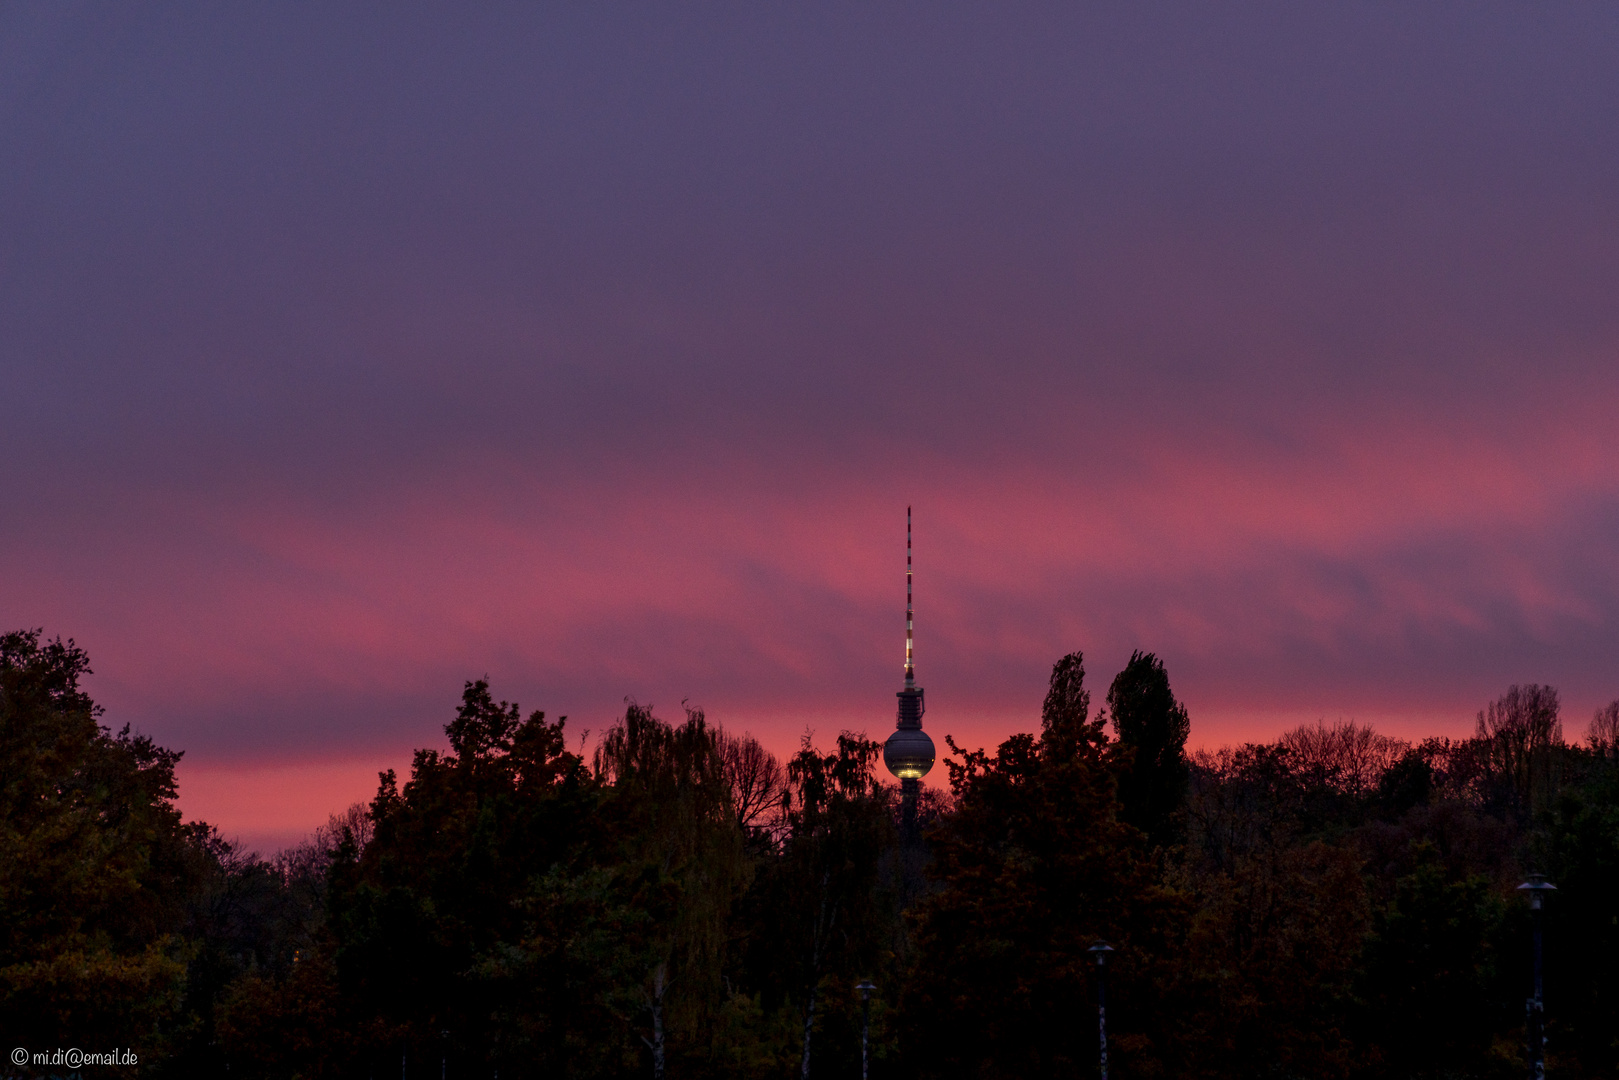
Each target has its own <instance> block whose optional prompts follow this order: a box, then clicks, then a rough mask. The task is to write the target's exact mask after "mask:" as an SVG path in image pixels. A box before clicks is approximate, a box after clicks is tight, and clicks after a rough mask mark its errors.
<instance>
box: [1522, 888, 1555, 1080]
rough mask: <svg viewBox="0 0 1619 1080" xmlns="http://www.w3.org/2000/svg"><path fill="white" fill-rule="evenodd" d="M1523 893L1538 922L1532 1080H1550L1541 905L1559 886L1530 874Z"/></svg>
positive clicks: (1530, 1009) (1531, 1025)
mask: <svg viewBox="0 0 1619 1080" xmlns="http://www.w3.org/2000/svg"><path fill="white" fill-rule="evenodd" d="M1518 891H1519V892H1527V893H1528V894H1529V913H1530V918H1531V919H1532V920H1533V922H1534V935H1535V945H1534V948H1535V996H1534V997H1532V998H1530V999H1529V1001H1528V1002H1527V1003H1526V1006H1525V1007H1526V1008H1527V1010H1528V1013H1529V1022H1528V1024H1527V1025H1526V1026H1527V1027H1528V1029H1529V1031H1528V1035H1529V1075H1530V1077H1531V1078H1532V1080H1546V1015H1545V1014H1546V1005H1545V1002H1544V1001H1543V1000H1542V998H1541V978H1540V972H1541V965H1540V955H1541V942H1540V925H1541V918H1542V916H1541V914H1540V909H1541V903H1542V900H1543V898H1544V897H1545V894H1546V893H1549V892H1556V891H1557V886H1556V885H1553V884H1552V883H1551V882H1549V881H1547V880H1546V875H1544V874H1530V875H1529V880H1528V881H1526V882H1524V883H1523V884H1522V885H1519V886H1518Z"/></svg>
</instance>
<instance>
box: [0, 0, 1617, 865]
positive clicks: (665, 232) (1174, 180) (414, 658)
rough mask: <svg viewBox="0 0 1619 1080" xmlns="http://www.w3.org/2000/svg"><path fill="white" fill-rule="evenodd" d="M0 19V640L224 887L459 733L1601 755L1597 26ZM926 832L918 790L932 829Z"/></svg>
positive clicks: (1074, 15) (1606, 482)
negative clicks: (1518, 696)
mask: <svg viewBox="0 0 1619 1080" xmlns="http://www.w3.org/2000/svg"><path fill="white" fill-rule="evenodd" d="M477 7H478V8H479V10H478V11H477V12H476V13H469V12H466V11H462V10H451V9H450V6H449V5H445V6H444V8H442V9H440V10H439V12H437V13H435V12H434V11H430V10H429V9H427V8H424V7H415V8H401V7H398V6H366V7H360V6H350V7H345V6H342V5H333V4H310V5H303V6H296V7H295V6H290V5H288V6H271V5H258V6H253V7H241V6H236V7H229V8H222V7H220V6H218V5H198V6H194V7H177V6H170V7H155V6H150V5H148V6H144V7H141V8H138V9H136V8H129V7H117V6H111V7H109V6H105V5H68V4H57V5H45V4H15V5H7V6H5V7H3V8H0V410H3V412H0V449H3V452H4V455H5V465H6V467H5V469H4V472H3V474H0V475H3V479H0V485H3V489H0V491H3V495H4V499H3V503H0V506H3V510H0V620H3V622H4V624H5V626H7V627H20V626H43V627H45V628H46V630H47V632H49V633H61V634H63V635H66V636H72V637H75V638H77V639H78V640H79V642H80V643H81V644H82V645H84V646H85V647H86V648H88V649H89V650H90V653H91V656H92V659H93V661H94V664H95V667H96V675H95V676H94V679H93V682H92V690H93V692H94V693H95V694H96V695H97V696H98V698H99V699H100V700H102V701H104V702H105V703H106V705H107V707H108V719H109V721H110V722H112V723H114V724H118V725H121V724H122V723H123V722H126V721H128V722H132V723H134V724H135V725H136V727H138V728H140V729H142V730H145V731H148V732H150V733H151V734H153V735H155V736H157V737H158V738H159V740H160V741H163V742H165V743H167V744H169V745H172V746H175V747H178V748H182V749H185V750H186V751H187V757H186V763H185V766H184V767H183V771H182V781H183V783H184V785H185V787H184V791H183V802H184V803H185V805H186V807H187V809H188V810H189V811H190V812H193V813H197V814H201V815H204V816H207V817H208V818H209V819H210V820H215V821H218V822H220V823H221V824H222V825H223V826H225V827H226V829H227V831H228V832H232V833H233V834H240V835H243V836H244V837H247V838H250V839H255V840H256V841H258V842H262V843H264V844H272V843H274V842H281V841H282V840H284V839H285V838H287V837H294V838H295V837H296V835H298V834H299V833H300V832H301V831H304V830H307V829H308V828H309V827H311V826H312V825H313V824H314V823H315V822H317V821H318V820H320V819H322V818H323V817H324V815H325V813H326V812H327V811H328V810H331V809H336V808H338V807H339V806H340V805H342V804H344V803H346V802H348V801H349V800H350V799H352V798H357V797H363V796H364V795H365V794H367V793H368V791H369V789H370V788H371V786H372V784H373V777H374V772H375V769H376V768H378V767H381V766H383V765H388V764H399V763H401V762H402V761H403V760H405V759H406V757H407V756H408V753H409V751H410V749H411V748H412V747H413V746H418V745H429V744H431V745H437V744H438V743H439V741H440V739H441V736H440V728H441V726H442V724H443V723H444V721H445V720H447V719H448V718H449V716H450V715H451V713H452V710H453V707H454V705H455V703H456V701H457V700H458V697H459V691H460V686H461V682H462V680H463V679H465V678H469V677H477V676H481V675H484V674H488V675H489V676H491V677H492V679H493V680H494V684H495V690H496V693H497V694H498V695H500V696H504V697H515V698H516V699H518V700H520V701H521V702H522V703H523V704H524V705H525V707H538V708H544V709H547V710H548V711H550V712H551V713H552V714H553V715H554V714H556V713H566V714H568V715H570V716H571V717H573V720H572V721H571V727H572V728H573V729H575V730H581V729H584V728H589V729H591V730H592V731H598V732H599V731H600V729H601V728H602V727H604V726H605V725H606V724H607V723H608V722H609V721H610V719H611V717H612V715H613V713H614V712H615V710H618V709H620V708H621V703H622V700H623V698H624V697H625V696H626V695H629V696H633V697H635V698H637V699H639V700H641V701H650V702H652V703H654V704H655V705H656V706H658V708H659V710H660V711H661V712H663V713H665V714H668V715H678V712H679V703H680V701H681V700H682V699H685V698H689V699H691V700H692V701H694V702H696V703H700V704H702V705H704V706H705V707H706V708H707V709H708V711H709V712H710V714H711V715H712V716H714V717H715V718H716V719H718V720H719V721H721V722H722V723H724V724H726V725H727V726H731V727H736V728H744V729H748V730H752V731H754V732H755V733H756V734H759V735H760V736H761V737H762V738H764V739H765V740H766V742H767V743H768V744H769V745H771V746H773V747H774V748H776V749H778V750H783V751H785V750H788V749H790V748H791V746H792V745H793V743H794V741H795V740H796V739H797V737H798V736H799V735H800V734H801V733H802V732H803V731H804V730H805V728H806V727H808V728H812V729H814V730H815V731H816V732H817V733H818V735H819V736H820V737H821V738H823V739H825V738H827V737H829V736H830V735H832V734H833V733H835V731H836V730H837V729H838V728H839V727H843V726H855V727H866V728H868V729H869V730H870V731H872V732H873V733H880V732H882V731H886V730H887V729H888V727H889V726H890V725H891V724H892V722H893V711H894V699H893V696H892V695H893V692H894V690H896V689H898V684H899V675H900V666H901V662H902V659H903V637H902V635H903V621H902V618H903V550H902V544H903V527H904V508H905V506H906V504H907V503H911V504H913V505H914V506H915V507H916V527H917V553H916V555H917V575H918V576H917V594H918V605H919V609H918V635H919V638H918V649H917V655H918V675H919V677H920V681H921V683H922V684H923V685H924V686H926V687H927V689H928V700H929V713H928V727H929V730H930V731H933V732H934V734H935V736H936V737H937V736H940V735H942V734H943V733H944V732H953V733H955V734H956V735H957V736H958V738H959V739H962V740H964V741H966V742H969V743H988V742H993V741H995V740H997V739H998V738H1000V737H1001V736H1003V735H1004V734H1005V733H1007V732H1010V731H1012V730H1015V729H1017V728H1020V727H1021V728H1027V727H1029V726H1030V725H1032V724H1033V723H1035V722H1036V720H1035V717H1036V714H1037V710H1038V705H1039V700H1040V697H1041V696H1042V693H1043V689H1044V681H1045V676H1046V673H1047V672H1048V671H1049V668H1050V665H1051V663H1052V661H1053V660H1055V659H1056V658H1057V657H1058V656H1059V655H1061V654H1062V653H1064V652H1066V651H1069V650H1072V649H1076V648H1078V649H1083V650H1084V651H1085V652H1086V655H1087V657H1088V658H1089V661H1090V662H1089V667H1090V670H1091V673H1092V678H1093V682H1094V684H1095V686H1096V689H1097V690H1098V691H1099V692H1100V691H1103V690H1105V687H1106V683H1107V680H1108V679H1109V678H1111V676H1112V674H1113V672H1115V671H1116V670H1117V669H1118V668H1119V667H1120V666H1121V665H1122V664H1123V662H1124V660H1125V659H1126V658H1127V657H1128V655H1129V653H1130V650H1131V649H1133V648H1144V649H1151V650H1154V651H1156V652H1158V653H1159V654H1160V655H1161V656H1163V657H1164V659H1165V660H1166V662H1167V664H1168V667H1169V671H1170V675H1171V678H1172V680H1173V682H1174V685H1175V688H1176V691H1177V693H1179V694H1180V696H1181V697H1183V698H1184V699H1185V700H1186V702H1187V704H1188V707H1189V709H1190V711H1191V714H1192V718H1193V739H1194V741H1195V742H1198V743H1201V744H1218V743H1220V742H1224V741H1229V740H1233V739H1238V738H1247V737H1269V736H1270V735H1273V734H1275V733H1276V732H1278V731H1280V730H1282V729H1284V728H1285V727H1288V726H1291V725H1293V724H1296V723H1299V722H1303V721H1309V720H1314V719H1317V718H1320V717H1325V718H1327V719H1336V718H1338V717H1344V718H1356V719H1360V720H1364V721H1371V722H1373V723H1376V724H1377V725H1378V726H1380V727H1381V728H1384V729H1386V730H1389V731H1391V732H1394V733H1396V734H1402V735H1408V736H1410V735H1418V734H1426V733H1446V734H1457V733H1461V732H1464V731H1466V730H1467V729H1468V727H1469V725H1470V723H1471V716H1472V714H1473V713H1474V712H1475V711H1476V710H1477V709H1478V708H1480V707H1481V706H1482V705H1483V704H1484V702H1485V701H1487V700H1488V699H1490V698H1492V697H1494V696H1495V695H1496V694H1498V693H1500V692H1501V691H1502V690H1503V689H1505V687H1506V686H1507V685H1508V684H1510V683H1513V682H1529V681H1534V682H1549V683H1553V684H1555V685H1556V686H1558V687H1559V688H1560V689H1561V690H1562V692H1563V695H1564V701H1565V705H1566V717H1567V724H1568V727H1569V730H1570V734H1580V733H1582V732H1583V730H1584V726H1585V722H1586V718H1587V717H1588V716H1589V714H1590V711H1591V710H1592V709H1593V708H1595V707H1596V706H1597V705H1599V704H1601V703H1603V702H1605V701H1607V700H1609V699H1611V698H1613V697H1616V696H1619V670H1616V665H1615V658H1616V656H1619V560H1616V556H1619V447H1616V445H1615V440H1614V435H1613V432H1614V426H1615V425H1614V420H1613V417H1614V416H1615V413H1616V407H1619V365H1616V361H1619V354H1616V346H1619V302H1616V297H1619V124H1616V123H1615V117H1616V116H1619V64H1616V63H1615V62H1614V58H1615V57H1616V56H1619V9H1616V8H1614V7H1613V6H1612V5H1605V4H1595V3H1590V4H1565V5H1558V6H1555V7H1545V6H1532V5H1524V4H1517V3H1514V4H1499V5H1492V4H1483V3H1467V4H1452V5H1445V4H1422V5H1410V4H1376V5H1373V4H1340V5H1330V6H1329V5H1300V4H1280V3H1279V4H1272V5H1220V6H1218V7H1215V6H1211V5H1206V4H1190V3H1188V4H1179V5H1151V4H1131V5H1107V6H1105V7H1097V8H1094V9H1093V8H1087V7H1082V6H1079V5H1073V4H1049V5H1042V6H1027V5H981V6H977V7H972V8H968V7H963V6H950V5H942V4H937V3H929V4H916V5H911V6H897V5H888V4H884V5H874V4H871V3H859V4H849V5H842V6H835V5H831V4H821V5H815V6H813V7H808V6H789V5H772V6H760V5H735V6H731V7H725V6H717V5H704V6H701V7H691V6H684V5H681V6H676V5H650V4H649V5H639V6H615V7H609V6H606V5H591V6H589V7H588V8H586V7H585V6H582V5H569V6H563V5H557V6H555V8H554V9H553V10H542V9H541V8H540V7H539V6H538V5H524V6H520V7H512V8H508V9H496V8H494V7H493V6H492V5H477ZM941 771H942V770H941Z"/></svg>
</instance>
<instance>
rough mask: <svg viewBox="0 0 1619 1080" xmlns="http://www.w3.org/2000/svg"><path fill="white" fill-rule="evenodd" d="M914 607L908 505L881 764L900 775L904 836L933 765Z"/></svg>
mask: <svg viewBox="0 0 1619 1080" xmlns="http://www.w3.org/2000/svg"><path fill="white" fill-rule="evenodd" d="M915 626H916V623H915V609H914V607H913V606H912V603H911V508H910V507H909V506H907V507H906V508H905V689H903V690H901V691H899V693H898V695H896V696H897V697H898V698H899V721H898V723H896V724H895V731H894V733H893V734H892V735H890V736H889V737H888V741H887V742H885V743H884V744H883V764H885V765H887V766H888V771H889V772H891V773H893V774H894V775H895V776H897V777H898V778H899V790H900V799H901V803H902V805H903V807H904V823H905V831H906V833H907V835H911V834H914V833H915V831H916V801H917V799H918V798H919V797H920V796H921V794H922V777H924V776H926V775H927V774H928V770H929V769H931V768H933V740H932V739H931V738H929V737H928V733H927V732H925V731H923V730H922V713H923V711H924V710H923V705H922V688H921V687H920V686H917V685H916V663H915V654H914V652H913V644H914V640H913V638H914V633H915Z"/></svg>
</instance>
